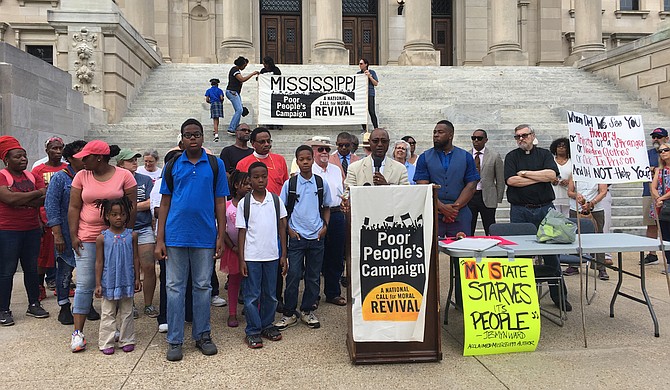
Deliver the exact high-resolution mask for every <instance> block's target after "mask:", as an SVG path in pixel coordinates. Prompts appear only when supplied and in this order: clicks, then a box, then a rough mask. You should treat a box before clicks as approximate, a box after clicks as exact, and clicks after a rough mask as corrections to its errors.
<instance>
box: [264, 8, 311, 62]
mask: <svg viewBox="0 0 670 390" xmlns="http://www.w3.org/2000/svg"><path fill="white" fill-rule="evenodd" d="M260 2H261V57H265V56H270V57H272V58H273V59H274V60H275V62H276V63H278V64H301V63H302V44H301V43H302V31H301V23H300V15H301V1H300V0H260Z"/></svg>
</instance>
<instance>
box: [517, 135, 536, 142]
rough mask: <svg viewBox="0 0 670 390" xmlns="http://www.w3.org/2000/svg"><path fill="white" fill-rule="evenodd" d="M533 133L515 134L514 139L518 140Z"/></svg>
mask: <svg viewBox="0 0 670 390" xmlns="http://www.w3.org/2000/svg"><path fill="white" fill-rule="evenodd" d="M531 134H533V133H523V134H515V135H514V139H515V140H517V141H518V140H520V139H526V138H528V136H529V135H531Z"/></svg>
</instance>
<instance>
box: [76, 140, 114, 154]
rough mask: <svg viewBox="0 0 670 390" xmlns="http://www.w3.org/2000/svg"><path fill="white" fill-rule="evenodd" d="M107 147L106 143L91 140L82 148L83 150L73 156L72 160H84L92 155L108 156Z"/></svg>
mask: <svg viewBox="0 0 670 390" xmlns="http://www.w3.org/2000/svg"><path fill="white" fill-rule="evenodd" d="M109 153H110V152H109V145H107V142H104V141H100V140H97V139H96V140H93V141H91V142H89V143H87V144H86V146H84V149H82V150H81V152H79V153H77V154H75V155H74V156H72V157H74V158H84V157H86V156H90V155H92V154H101V155H103V156H109Z"/></svg>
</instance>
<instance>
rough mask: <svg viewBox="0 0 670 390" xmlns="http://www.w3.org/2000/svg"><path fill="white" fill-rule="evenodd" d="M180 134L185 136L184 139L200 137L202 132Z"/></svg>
mask: <svg viewBox="0 0 670 390" xmlns="http://www.w3.org/2000/svg"><path fill="white" fill-rule="evenodd" d="M181 136H182V137H184V138H186V139H190V138H200V137H202V133H184V134H182V135H181Z"/></svg>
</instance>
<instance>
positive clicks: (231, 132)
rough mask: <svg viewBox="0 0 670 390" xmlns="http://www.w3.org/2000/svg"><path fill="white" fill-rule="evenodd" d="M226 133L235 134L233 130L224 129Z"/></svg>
mask: <svg viewBox="0 0 670 390" xmlns="http://www.w3.org/2000/svg"><path fill="white" fill-rule="evenodd" d="M226 133H228V135H231V136H235V130H230V129H228V130H226Z"/></svg>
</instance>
